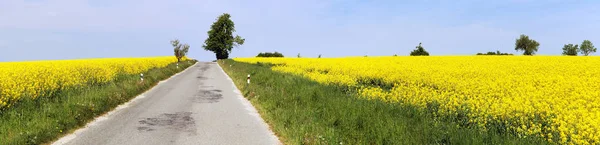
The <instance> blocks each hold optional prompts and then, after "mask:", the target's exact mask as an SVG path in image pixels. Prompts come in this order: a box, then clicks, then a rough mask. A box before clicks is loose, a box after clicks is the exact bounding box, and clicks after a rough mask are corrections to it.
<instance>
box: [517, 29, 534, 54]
mask: <svg viewBox="0 0 600 145" xmlns="http://www.w3.org/2000/svg"><path fill="white" fill-rule="evenodd" d="M539 46H540V43H538V42H537V41H535V40H533V39H529V36H527V35H523V34H521V36H520V37H519V39H517V40H516V42H515V50H516V51H523V55H534V54H535V52H537V51H538V47H539Z"/></svg>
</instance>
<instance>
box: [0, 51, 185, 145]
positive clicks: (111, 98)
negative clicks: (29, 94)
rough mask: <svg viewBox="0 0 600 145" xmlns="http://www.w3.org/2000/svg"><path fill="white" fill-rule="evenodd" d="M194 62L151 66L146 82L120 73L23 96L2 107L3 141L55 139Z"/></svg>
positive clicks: (0, 134) (8, 144)
mask: <svg viewBox="0 0 600 145" xmlns="http://www.w3.org/2000/svg"><path fill="white" fill-rule="evenodd" d="M194 63H195V61H191V60H190V61H185V62H181V63H179V64H180V67H179V68H176V66H175V63H173V64H170V65H169V66H167V67H164V68H155V69H152V70H149V71H147V72H145V73H144V82H143V83H140V78H139V74H133V75H120V76H118V78H117V79H116V80H115V81H113V82H110V83H106V84H102V85H96V86H90V87H87V88H84V89H70V90H62V91H60V92H58V93H57V94H56V95H53V96H49V97H39V98H38V99H35V100H32V99H23V100H20V101H19V102H18V103H17V104H15V106H12V107H11V108H7V109H3V110H1V111H0V144H2V145H13V144H14V145H22V144H43V143H49V142H51V141H54V140H56V139H58V138H59V137H60V136H63V135H66V134H68V133H70V132H72V131H74V130H76V129H77V128H79V127H82V126H84V125H85V124H86V123H87V122H89V121H91V120H93V119H94V118H95V117H96V116H99V115H102V114H104V113H106V112H108V111H110V110H112V109H113V108H115V107H116V106H118V105H119V104H122V103H124V102H127V101H129V100H130V99H132V98H133V97H135V96H137V95H139V94H141V93H143V92H144V91H146V90H148V89H150V88H151V87H153V86H154V85H156V84H157V83H158V82H159V81H161V80H164V79H167V78H169V77H170V76H172V75H174V74H176V73H177V72H180V71H182V70H184V69H185V68H187V67H189V66H191V65H192V64H194Z"/></svg>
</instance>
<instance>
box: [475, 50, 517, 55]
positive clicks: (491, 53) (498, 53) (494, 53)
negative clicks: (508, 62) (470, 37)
mask: <svg viewBox="0 0 600 145" xmlns="http://www.w3.org/2000/svg"><path fill="white" fill-rule="evenodd" d="M477 55H513V54H512V53H502V52H500V50H497V51H496V52H493V51H490V52H487V53H477Z"/></svg>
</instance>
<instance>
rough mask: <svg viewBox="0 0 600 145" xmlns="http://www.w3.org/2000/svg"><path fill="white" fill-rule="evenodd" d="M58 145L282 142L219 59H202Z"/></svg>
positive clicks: (265, 143) (247, 144)
mask: <svg viewBox="0 0 600 145" xmlns="http://www.w3.org/2000/svg"><path fill="white" fill-rule="evenodd" d="M53 144H73V145H122V144H124V145H128V144H139V145H152V144H156V145H166V144H193V145H197V144H210V145H217V144H227V145H233V144H244V145H251V144H257V145H269V144H280V143H279V140H278V139H277V137H275V135H273V133H272V132H271V131H270V130H269V129H268V126H267V124H266V123H264V121H263V120H262V119H261V118H260V116H259V115H258V114H257V113H256V110H255V109H254V108H253V107H252V105H250V103H249V102H248V101H247V100H246V99H245V98H243V97H242V96H241V94H240V93H239V91H238V90H237V89H236V88H235V86H234V84H233V82H231V79H230V78H229V77H228V76H227V75H226V74H225V73H224V72H223V71H222V70H221V68H220V67H219V66H218V64H217V63H214V62H199V63H197V64H196V65H194V66H192V67H190V68H188V69H187V70H185V71H183V72H181V73H180V74H178V75H176V76H173V77H171V78H170V79H168V80H167V81H164V82H161V83H160V84H159V85H157V86H156V87H154V88H152V89H151V90H149V91H148V92H146V93H144V94H142V95H140V96H137V97H136V98H135V99H133V100H132V101H130V102H128V103H125V104H123V105H121V106H119V107H117V109H115V110H113V111H111V112H110V113H108V114H106V115H104V116H101V117H98V118H97V119H96V120H94V121H93V122H91V123H89V124H87V125H86V127H84V128H81V129H79V130H77V131H75V132H74V133H72V134H70V135H67V136H65V137H62V138H61V139H59V140H58V141H56V142H54V143H53Z"/></svg>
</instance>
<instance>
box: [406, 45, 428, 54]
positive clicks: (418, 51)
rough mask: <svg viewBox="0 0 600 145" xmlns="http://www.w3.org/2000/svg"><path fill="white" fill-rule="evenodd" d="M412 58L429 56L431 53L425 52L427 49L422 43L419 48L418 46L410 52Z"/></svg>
mask: <svg viewBox="0 0 600 145" xmlns="http://www.w3.org/2000/svg"><path fill="white" fill-rule="evenodd" d="M410 56H429V52H427V51H425V48H423V46H421V43H419V46H417V47H416V49H415V50H413V51H412V52H410Z"/></svg>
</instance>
